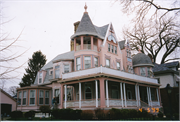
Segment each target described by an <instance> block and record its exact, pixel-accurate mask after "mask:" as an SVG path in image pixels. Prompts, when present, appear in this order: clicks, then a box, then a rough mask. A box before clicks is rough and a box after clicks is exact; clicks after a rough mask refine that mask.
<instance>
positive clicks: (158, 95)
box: [156, 88, 160, 106]
mask: <svg viewBox="0 0 180 122" xmlns="http://www.w3.org/2000/svg"><path fill="white" fill-rule="evenodd" d="M156 92H157V100H158V105H159V106H160V103H159V93H158V88H156Z"/></svg>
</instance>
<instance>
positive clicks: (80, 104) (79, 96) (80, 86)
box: [79, 82, 81, 108]
mask: <svg viewBox="0 0 180 122" xmlns="http://www.w3.org/2000/svg"><path fill="white" fill-rule="evenodd" d="M79 108H81V83H80V82H79Z"/></svg>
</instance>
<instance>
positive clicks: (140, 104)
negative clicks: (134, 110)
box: [137, 85, 141, 107]
mask: <svg viewBox="0 0 180 122" xmlns="http://www.w3.org/2000/svg"><path fill="white" fill-rule="evenodd" d="M137 90H138V101H139V102H138V103H139V107H140V106H141V103H140V102H141V101H140V92H139V85H137Z"/></svg>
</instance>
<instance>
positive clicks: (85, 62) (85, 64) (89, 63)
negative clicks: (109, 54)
mask: <svg viewBox="0 0 180 122" xmlns="http://www.w3.org/2000/svg"><path fill="white" fill-rule="evenodd" d="M85 58H89V59H90V60H89V59H88V60H86V59H85ZM87 62H88V63H87ZM88 65H89V67H86V66H88ZM90 68H91V56H84V69H90Z"/></svg>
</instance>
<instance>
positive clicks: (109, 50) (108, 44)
mask: <svg viewBox="0 0 180 122" xmlns="http://www.w3.org/2000/svg"><path fill="white" fill-rule="evenodd" d="M110 46H111V45H110V44H108V51H109V52H110Z"/></svg>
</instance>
